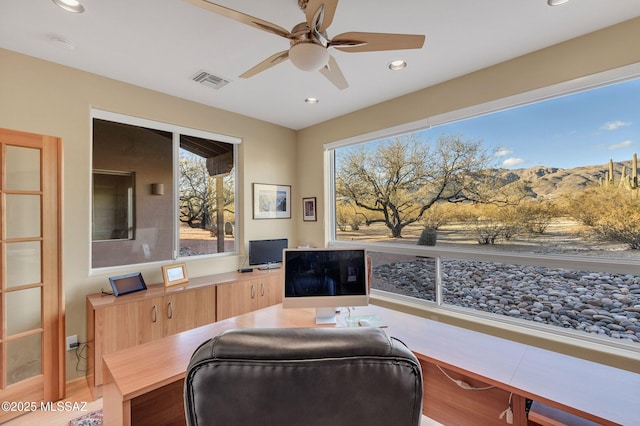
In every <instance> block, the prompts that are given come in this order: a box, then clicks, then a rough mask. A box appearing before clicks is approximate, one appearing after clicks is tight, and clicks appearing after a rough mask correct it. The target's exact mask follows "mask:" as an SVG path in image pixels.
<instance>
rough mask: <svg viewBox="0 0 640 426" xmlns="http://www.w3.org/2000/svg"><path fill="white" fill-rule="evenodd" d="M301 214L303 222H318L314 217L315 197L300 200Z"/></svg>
mask: <svg viewBox="0 0 640 426" xmlns="http://www.w3.org/2000/svg"><path fill="white" fill-rule="evenodd" d="M302 214H303V216H302V219H303V220H304V221H305V222H315V221H317V220H318V217H317V216H316V197H307V198H303V199H302Z"/></svg>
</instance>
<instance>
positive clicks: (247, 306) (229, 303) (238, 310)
mask: <svg viewBox="0 0 640 426" xmlns="http://www.w3.org/2000/svg"><path fill="white" fill-rule="evenodd" d="M257 296H258V281H257V280H248V281H240V282H235V283H230V284H223V285H219V286H218V294H217V297H216V301H217V304H216V307H217V320H218V321H220V320H223V319H227V318H231V317H235V316H237V315H242V314H246V313H247V312H251V311H254V310H256V309H257V308H258V300H257Z"/></svg>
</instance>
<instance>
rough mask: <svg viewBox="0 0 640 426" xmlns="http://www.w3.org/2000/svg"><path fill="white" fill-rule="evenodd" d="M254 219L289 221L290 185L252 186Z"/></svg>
mask: <svg viewBox="0 0 640 426" xmlns="http://www.w3.org/2000/svg"><path fill="white" fill-rule="evenodd" d="M253 218H254V219H291V185H269V184H265V183H254V184H253Z"/></svg>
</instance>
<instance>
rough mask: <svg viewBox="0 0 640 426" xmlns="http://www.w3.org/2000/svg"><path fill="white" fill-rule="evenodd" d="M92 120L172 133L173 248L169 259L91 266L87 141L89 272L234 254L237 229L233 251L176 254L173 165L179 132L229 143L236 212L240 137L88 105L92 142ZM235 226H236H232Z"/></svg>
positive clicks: (176, 206) (176, 178)
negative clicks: (191, 254) (230, 146)
mask: <svg viewBox="0 0 640 426" xmlns="http://www.w3.org/2000/svg"><path fill="white" fill-rule="evenodd" d="M94 119H99V120H106V121H112V122H116V123H121V124H128V125H132V126H139V127H146V128H149V129H154V130H161V131H165V132H169V133H171V134H172V156H173V157H172V164H173V170H172V176H173V184H174V189H175V190H174V191H173V198H174V199H173V218H174V220H173V234H174V235H173V238H172V240H173V248H172V256H171V259H163V260H159V261H157V260H156V261H150V262H144V263H133V264H125V265H113V266H105V267H97V268H94V267H92V266H91V265H92V257H93V250H92V242H93V241H92V238H91V235H92V233H91V227H92V223H93V219H92V218H91V214H92V212H93V197H92V194H91V192H92V191H93V173H92V171H93V143H91V144H90V153H89V155H90V159H91V161H90V162H89V171H88V173H89V176H91V179H90V185H89V215H90V219H89V239H88V240H89V241H88V244H89V250H88V255H89V274H90V275H93V274H97V273H103V272H110V271H118V270H122V269H130V268H131V267H132V266H134V265H135V266H145V265H153V264H161V263H165V262H167V261H178V260H179V261H187V260H194V259H203V258H220V257H226V256H237V255H238V253H239V251H238V250H239V248H238V246H239V244H238V241H237V238H238V237H237V232H236V237H235V238H236V243H235V244H234V250H233V251H229V252H224V253H211V254H205V255H198V256H185V257H180V233H179V230H178V226H177V224H178V215H179V214H180V209H179V197H180V193H179V190H178V187H177V185H178V183H179V181H180V177H179V173H180V171H179V169H178V167H177V165H178V161H179V159H180V136H181V135H185V136H192V137H197V138H202V139H211V140H215V141H218V142H224V143H229V144H232V145H233V163H234V170H235V172H234V173H236V176H235V178H234V192H235V194H236V195H235V197H234V210H235V211H236V212H237V211H238V196H237V194H238V176H237V169H238V167H237V166H238V146H239V145H240V144H241V143H242V139H241V138H239V137H235V136H230V135H224V134H220V133H214V132H210V131H206V130H199V129H194V128H190V127H184V126H180V125H177V124H170V123H164V122H161V121H155V120H150V119H145V118H140V117H133V116H129V115H124V114H119V113H115V112H111V111H105V110H101V109H97V108H91V111H90V140H91V141H92V142H93V136H92V135H93V122H94ZM236 226H237V225H236Z"/></svg>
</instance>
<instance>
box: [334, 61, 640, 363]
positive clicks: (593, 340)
mask: <svg viewBox="0 0 640 426" xmlns="http://www.w3.org/2000/svg"><path fill="white" fill-rule="evenodd" d="M636 78H640V63H635V64H632V65H628V66H624V67H620V68H616V69H613V70H608V71H604V72H601V73H597V74H592V75H589V76H585V77H582V78H577V79H574V80H570V81H567V82H563V83H559V84H554V85H551V86H547V87H544V88H540V89H536V90H532V91H528V92H523V93H520V94H517V95H513V96H510V97H506V98H501V99H496V100H493V101H490V102H486V103H483V104H478V105H473V106H470V107H466V108H462V109H459V110H455V111H449V112H446V113H442V114H438V115H434V116H431V117H427V118H424V119H422V120H418V121H415V122H411V123H406V124H401V125H398V126H394V127H391V128H387V129H382V130H377V131H373V132H370V133H366V134H362V135H357V136H353V137H350V138H347V139H342V140H337V141H333V142H329V143H327V144H325V145H324V176H325V182H324V183H325V190H324V195H325V199H326V200H328V202H326V203H325V212H324V213H325V215H324V217H325V218H326V219H325V220H326V222H325V227H324V229H325V236H324V237H325V241H327V242H328V245H329V246H331V247H337V248H340V247H360V248H366V249H367V250H369V251H373V252H383V253H395V254H406V255H409V256H423V257H432V258H434V259H435V262H436V268H435V269H436V277H435V281H436V298H435V299H436V300H435V301H428V300H422V299H418V298H413V297H409V296H404V295H400V294H395V293H389V292H384V291H381V290H376V289H372V290H371V293H372V298H373V299H374V300H375V299H377V300H380V301H382V302H383V303H384V302H388V303H391V304H397V305H400V306H404V307H405V308H407V309H411V308H417V309H418V310H420V311H426V312H427V314H426V316H429V315H431V316H434V313H435V314H436V315H437V313H438V312H441V313H443V314H447V315H452V316H454V317H458V318H462V319H464V320H468V321H472V322H474V323H479V322H480V321H482V322H483V323H484V324H487V323H489V324H491V325H493V326H495V327H498V328H504V327H505V326H507V327H509V329H514V330H515V329H517V330H520V331H521V332H524V333H528V332H531V331H535V332H536V333H540V335H539V336H543V338H546V339H549V340H554V339H556V338H557V337H558V336H561V337H563V338H566V339H568V340H569V342H570V344H573V345H576V346H582V345H584V343H585V342H589V343H590V344H593V345H597V346H601V347H603V348H605V350H608V349H609V348H615V349H616V350H620V351H631V353H635V354H638V353H640V345H638V344H633V343H628V342H624V341H622V340H620V341H619V340H618V339H614V338H610V337H606V336H604V337H603V336H595V335H592V334H591V333H584V332H580V331H576V330H565V329H562V328H560V327H555V326H552V325H545V324H537V323H534V322H533V321H530V320H524V319H518V318H510V317H506V316H502V315H498V314H491V313H487V312H482V311H475V310H473V309H471V308H463V307H459V306H455V305H451V304H444V303H443V297H442V279H441V273H442V270H441V265H442V260H444V259H447V260H449V259H451V260H476V261H486V262H500V263H509V264H516V265H533V266H543V267H548V268H567V269H575V270H586V271H594V272H607V273H616V274H632V275H638V274H639V272H638V271H639V268H640V262H638V261H631V260H624V259H608V258H599V257H595V256H593V257H591V256H570V255H540V254H519V253H515V252H512V253H505V252H501V253H499V254H498V253H490V252H487V251H482V250H479V249H477V248H476V249H474V248H458V247H442V246H438V247H429V246H413V245H411V246H409V245H403V244H393V243H374V242H357V243H355V242H352V241H344V240H338V239H337V238H336V227H337V225H336V192H335V150H336V149H339V148H345V147H348V146H353V145H359V144H365V143H369V142H373V141H377V140H380V139H385V138H389V137H394V136H399V135H403V134H407V133H412V132H417V131H421V130H426V129H430V128H431V127H435V126H440V125H444V124H448V123H451V122H455V121H462V120H465V119H470V118H474V117H478V116H481V115H486V114H490V113H494V112H499V111H504V110H508V109H511V108H516V107H520V106H525V105H530V104H533V103H536V102H541V101H545V100H549V99H554V98H559V97H562V96H567V95H571V94H575V93H579V92H582V91H586V90H590V89H595V88H598V87H604V86H607V85H612V84H616V83H622V82H624V81H628V80H632V79H636ZM636 356H637V355H636Z"/></svg>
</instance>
